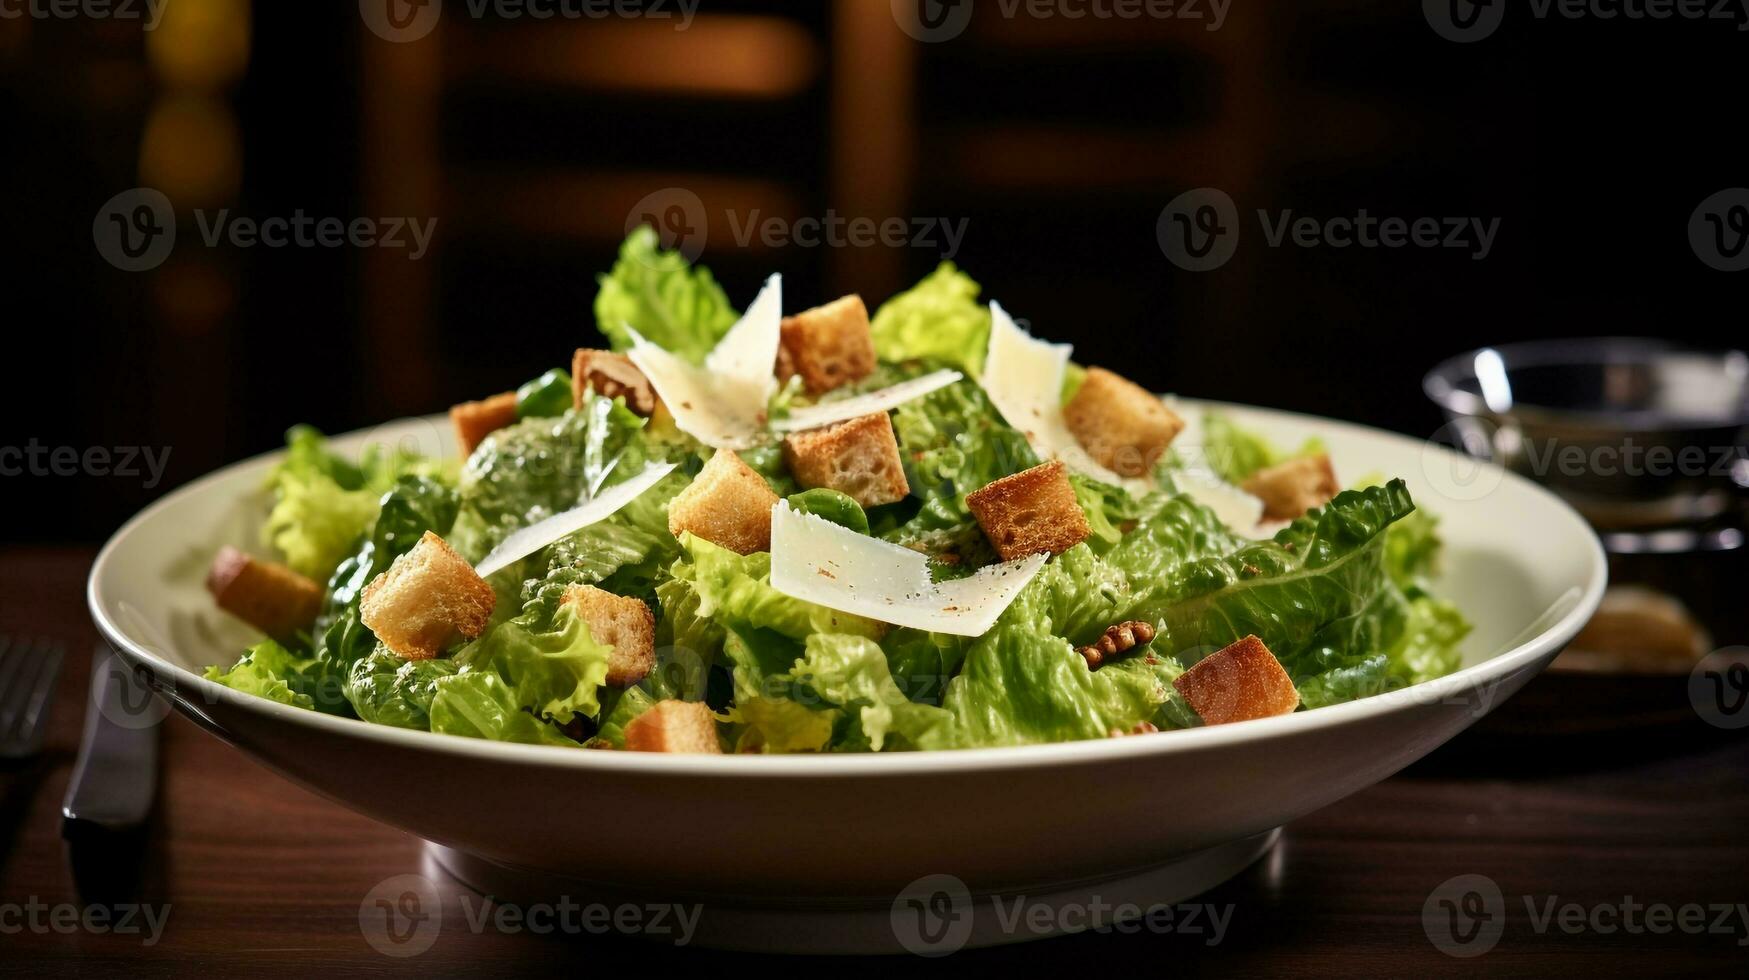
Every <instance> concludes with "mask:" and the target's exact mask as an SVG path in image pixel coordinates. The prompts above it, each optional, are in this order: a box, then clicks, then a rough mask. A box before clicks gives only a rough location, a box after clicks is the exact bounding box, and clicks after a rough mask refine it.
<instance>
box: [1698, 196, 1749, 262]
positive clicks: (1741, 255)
mask: <svg viewBox="0 0 1749 980" xmlns="http://www.w3.org/2000/svg"><path fill="white" fill-rule="evenodd" d="M1688 243H1689V245H1691V246H1693V248H1694V254H1695V255H1697V256H1699V258H1700V260H1701V261H1702V262H1705V263H1706V264H1707V265H1709V266H1711V267H1713V268H1714V269H1717V270H1719V271H1720V272H1741V271H1743V270H1744V269H1749V188H1742V187H1731V188H1727V189H1725V190H1722V191H1719V192H1718V193H1717V194H1714V195H1713V196H1711V197H1709V198H1707V199H1706V200H1704V201H1702V202H1700V207H1697V208H1695V209H1694V214H1692V215H1690V216H1689V219H1688Z"/></svg>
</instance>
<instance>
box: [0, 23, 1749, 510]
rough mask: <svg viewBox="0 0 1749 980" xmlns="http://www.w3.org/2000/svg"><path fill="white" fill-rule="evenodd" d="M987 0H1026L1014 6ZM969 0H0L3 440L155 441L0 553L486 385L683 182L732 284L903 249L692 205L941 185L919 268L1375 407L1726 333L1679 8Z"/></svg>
mask: <svg viewBox="0 0 1749 980" xmlns="http://www.w3.org/2000/svg"><path fill="white" fill-rule="evenodd" d="M1022 9H1023V10H1024V8H1022ZM1206 25H1207V21H1206V20H1203V21H1183V20H1165V21H1141V22H1134V21H1115V20H1098V19H1091V18H1090V19H1084V20H1079V21H1073V22H1071V21H1065V20H1062V19H1052V20H1038V19H1036V18H1030V17H1027V16H1025V15H1024V14H1023V15H1022V16H1019V17H1016V18H1004V17H1002V16H1001V8H1000V5H999V4H998V3H996V2H993V0H983V2H980V3H978V4H977V5H976V6H975V8H974V16H973V20H972V22H971V25H970V27H969V28H968V29H967V30H966V31H965V32H964V33H963V34H962V35H960V36H959V37H957V38H955V39H953V40H950V41H946V42H943V43H932V44H920V43H917V42H914V41H912V40H911V39H909V38H908V37H906V36H905V35H904V34H902V33H900V32H899V31H898V30H897V28H896V25H895V22H894V20H893V18H892V14H891V11H890V10H889V9H888V4H887V3H886V2H885V0H842V2H835V3H819V4H807V5H803V4H775V3H767V4H758V3H713V2H709V0H706V2H705V4H704V9H703V10H702V11H700V14H699V17H698V19H697V20H696V21H695V22H694V23H693V24H692V25H691V26H690V28H688V29H687V30H685V31H675V30H673V24H672V22H669V23H667V24H660V23H655V22H648V21H630V20H626V19H609V20H583V21H558V20H555V21H545V22H537V21H532V20H528V19H520V20H514V21H502V20H499V19H491V18H488V19H485V20H477V19H475V18H472V17H470V16H468V15H467V12H466V6H465V4H464V3H462V2H461V0H450V3H449V4H448V8H447V9H446V10H445V12H444V16H443V18H442V21H441V23H440V24H439V26H438V27H437V29H436V31H435V32H434V33H432V34H431V35H430V36H429V37H427V38H425V39H423V40H419V41H415V42H411V43H405V44H391V43H389V42H387V41H385V40H383V39H381V38H379V37H378V36H377V35H375V34H373V33H372V32H371V31H370V30H368V29H367V28H366V27H365V24H364V21H363V20H362V19H361V16H360V10H359V7H358V5H357V4H356V3H352V2H346V0H334V2H325V3H298V4H290V3H266V2H256V3H249V2H247V0H175V2H172V3H171V4H170V5H169V7H168V8H167V11H166V14H165V19H164V22H163V23H162V24H161V25H160V26H159V27H158V28H157V29H156V30H154V31H151V32H145V31H142V30H141V29H140V26H139V25H138V24H137V23H126V22H118V21H107V22H106V21H98V20H93V19H90V18H78V19H72V20H50V19H33V18H29V17H26V18H15V17H14V18H0V132H4V133H5V134H6V137H5V139H6V146H7V152H5V153H4V154H0V174H3V183H0V186H3V187H4V188H5V190H4V201H5V204H4V212H3V213H4V216H5V230H4V233H3V234H0V243H3V244H0V250H3V252H0V269H3V270H4V272H3V275H4V277H5V282H6V287H7V288H6V291H5V297H6V303H5V313H4V314H3V315H0V316H3V320H4V323H5V327H4V333H5V349H6V351H7V354H8V357H7V362H8V363H9V365H10V367H11V368H12V370H11V371H9V372H8V377H7V382H6V384H5V386H4V387H5V393H4V395H0V398H3V399H4V402H5V404H4V411H3V413H0V445H24V444H26V443H27V442H28V440H30V439H33V438H34V439H36V440H38V441H39V443H41V444H43V445H46V446H72V447H75V448H80V449H83V448H85V447H90V446H109V447H121V446H141V445H143V446H152V447H170V448H171V451H172V455H171V457H170V465H169V470H168V474H167V476H166V479H165V480H164V482H163V483H162V484H161V485H159V486H156V487H152V488H147V487H145V486H143V485H142V484H143V482H144V479H143V478H140V477H135V478H126V477H121V476H109V477H96V476H90V475H85V476H78V477H55V476H35V477H32V476H19V477H0V492H3V493H4V494H5V497H6V500H7V502H8V503H9V504H15V506H11V507H8V508H7V513H8V514H9V515H10V516H11V517H12V518H13V519H12V520H11V521H9V522H8V523H7V526H6V528H5V529H4V530H0V540H3V541H70V542H92V541H98V540H101V539H102V538H104V537H105V536H107V535H108V534H109V533H110V532H111V531H113V529H114V528H115V527H116V526H117V525H118V524H119V523H120V522H121V521H123V520H125V519H126V518H127V517H128V516H129V515H130V514H132V513H133V512H134V511H136V510H138V509H139V508H140V507H141V506H143V505H144V504H146V503H148V502H149V501H150V500H152V499H154V498H156V497H157V496H160V495H162V494H163V493H164V492H166V491H168V490H169V489H171V488H173V487H174V486H175V485H177V484H179V483H182V482H185V481H187V480H189V479H191V478H193V477H196V476H198V475H200V474H202V473H205V472H207V471H209V470H211V469H213V468H215V467H217V466H220V465H222V464H224V463H226V462H229V461H232V460H236V459H239V458H241V457H244V456H246V455H250V454H254V453H257V452H261V451H264V450H268V449H271V448H274V447H275V446H276V445H278V444H279V442H280V438H281V434H282V433H283V431H284V429H285V428H286V427H287V426H289V425H291V424H293V423H296V422H306V421H307V422H311V423H314V424H316V425H318V426H319V427H322V428H324V429H326V430H329V431H344V430H347V429H352V428H358V427H362V426H367V425H370V424H373V423H375V422H378V421H381V420H383V419H386V418H390V417H393V416H397V415H404V414H413V413H424V412H430V411H440V410H442V409H444V408H446V407H447V406H448V405H449V404H451V403H452V402H455V401H458V400H462V399H467V398H474V397H480V396H483V395H486V394H489V393H492V392H496V391H501V390H504V389H506V388H509V387H513V386H514V385H515V384H517V383H518V382H520V381H522V380H524V379H526V378H528V377H531V376H533V375H535V374H537V373H539V372H540V371H541V370H543V369H545V368H547V367H550V366H554V365H558V364H561V363H564V362H565V361H566V360H567V359H568V355H569V352H570V351H571V350H572V349H573V348H574V347H577V346H580V345H589V344H592V343H594V342H595V341H596V334H595V331H594V326H593V316H592V314H591V302H592V299H593V296H594V290H595V286H594V276H595V275H596V274H597V273H598V272H600V271H603V270H605V269H607V268H608V267H609V265H610V264H611V262H612V258H613V254H614V251H615V247H616V245H617V243H618V241H619V239H620V238H621V237H622V235H623V233H624V228H625V222H626V220H627V217H628V215H629V214H630V213H631V211H632V210H633V204H634V203H635V202H636V201H637V200H638V199H639V198H641V197H643V196H644V195H645V194H648V193H650V192H653V191H658V190H660V189H663V188H669V187H683V188H686V189H689V190H692V191H693V192H695V193H697V194H698V195H699V197H700V198H701V199H702V200H703V201H704V203H705V206H706V209H707V214H709V215H710V216H711V219H710V220H711V224H710V227H709V235H708V241H707V243H706V247H705V251H704V254H703V257H702V260H703V261H704V262H705V263H706V264H707V265H709V266H710V268H711V269H712V270H713V272H715V273H716V274H717V275H718V277H719V278H720V279H721V280H722V281H723V282H724V284H725V286H726V287H727V290H728V293H729V295H730V298H731V299H732V300H733V301H735V302H736V303H737V304H742V303H745V302H746V300H747V299H748V298H750V296H751V295H752V293H753V291H754V290H755V288H756V286H757V284H758V283H759V281H760V280H761V279H762V278H763V277H764V276H765V275H767V274H768V273H770V272H772V271H781V272H783V273H784V274H785V277H786V280H787V293H788V298H789V305H790V306H791V307H792V308H799V307H800V306H802V305H811V304H813V303H815V302H818V301H823V300H827V299H830V298H832V297H833V296H835V295H837V294H839V293H840V292H844V291H849V290H857V291H860V292H862V293H863V294H864V296H865V298H867V299H868V300H869V301H870V305H871V306H873V305H874V304H875V303H877V302H878V301H879V300H881V299H883V298H885V297H886V296H888V295H890V294H891V293H892V292H894V291H896V290H898V289H901V288H903V287H905V286H906V285H908V284H909V283H910V282H912V281H914V280H915V279H916V278H917V277H919V276H921V275H922V274H924V273H926V272H928V271H929V270H930V269H931V268H933V267H934V265H935V264H936V262H937V261H938V260H939V258H940V256H939V254H938V250H936V249H929V248H900V249H887V248H881V247H875V248H830V247H816V248H803V247H795V246H791V247H788V248H775V249H774V248H766V247H762V246H760V245H759V244H758V243H757V242H755V243H754V244H752V245H750V246H749V247H741V246H739V245H738V244H737V243H736V242H735V240H734V237H733V235H732V233H731V230H730V229H729V227H728V223H727V222H726V221H725V220H724V219H723V218H722V215H723V213H724V212H725V211H733V212H735V213H737V214H738V215H739V216H741V219H742V220H744V219H745V217H746V216H747V215H749V214H751V213H752V212H753V211H754V210H758V211H759V212H760V213H761V214H762V215H775V216H779V217H785V218H793V217H798V216H809V215H811V216H819V215H823V214H824V213H826V212H827V210H828V209H831V210H833V211H835V212H836V213H838V214H843V215H865V216H871V217H876V218H885V217H912V216H927V217H946V218H950V219H959V218H964V219H966V220H967V221H968V222H969V223H968V225H967V233H966V238H965V241H964V243H963V248H962V250H961V252H960V254H958V255H956V256H954V259H955V261H956V262H958V263H959V264H960V265H961V266H962V267H963V268H965V269H966V270H968V271H969V272H970V273H971V274H972V275H973V276H974V277H975V278H977V279H978V280H979V281H980V282H982V283H983V285H984V287H985V295H986V296H993V297H995V298H998V299H1000V300H1001V301H1002V302H1003V304H1004V305H1005V306H1006V307H1007V308H1009V309H1010V310H1012V311H1014V312H1015V313H1016V315H1018V316H1022V317H1025V318H1026V319H1028V320H1030V321H1031V322H1032V323H1033V324H1034V327H1035V329H1036V330H1037V331H1039V332H1040V333H1042V334H1044V335H1046V336H1049V337H1052V338H1054V339H1062V340H1071V341H1074V342H1075V344H1076V345H1077V347H1076V357H1077V359H1078V360H1081V361H1084V362H1089V363H1102V364H1107V365H1111V366H1113V367H1115V368H1118V369H1120V370H1122V371H1124V373H1126V374H1129V375H1131V376H1132V377H1135V378H1136V379H1138V380H1140V381H1143V382H1144V383H1146V384H1148V385H1149V386H1150V387H1153V388H1157V389H1160V390H1166V391H1175V392H1180V393H1183V394H1186V395H1191V396H1204V397H1214V398H1223V399H1230V400H1236V401H1244V402H1251V403H1256V404H1261V405H1270V406H1280V407H1285V408H1291V409H1298V410H1305V411H1312V412H1317V413H1320V414H1326V415H1332V416H1338V417H1344V418H1351V419H1355V420H1359V421H1363V422H1368V423H1372V424H1376V425H1382V426H1386V427H1390V428H1394V429H1399V430H1402V431H1407V432H1412V433H1428V432H1431V431H1433V430H1434V429H1435V428H1436V427H1437V426H1438V424H1439V422H1440V420H1439V418H1438V416H1437V414H1436V413H1435V411H1434V410H1433V408H1432V406H1431V405H1429V404H1427V403H1426V402H1425V400H1424V399H1423V397H1422V395H1421V393H1420V378H1421V375H1422V373H1423V372H1424V371H1425V369H1426V368H1427V367H1428V366H1430V365H1431V364H1432V363H1433V362H1435V361H1436V360H1438V359H1440V358H1441V357H1443V356H1445V355H1448V354H1451V353H1455V352H1458V351H1461V350H1465V349H1468V348H1472V347H1475V346H1478V345H1481V344H1485V343H1497V342H1503V341H1509V340H1519V339H1529V338H1536V337H1548V336H1572V335H1588V334H1651V335H1656V336H1666V337H1675V338H1680V339H1684V340H1688V341H1691V342H1695V343H1701V344H1723V343H1732V344H1740V343H1742V339H1743V338H1742V334H1743V330H1742V315H1741V302H1742V299H1743V296H1744V288H1743V287H1744V285H1745V284H1746V283H1749V280H1746V279H1744V278H1743V277H1742V276H1740V275H1732V274H1728V273H1720V272H1715V271H1712V270H1711V269H1709V268H1707V267H1706V266H1704V265H1703V264H1702V263H1701V262H1700V261H1699V260H1698V259H1697V258H1696V256H1695V255H1694V254H1693V252H1692V251H1691V250H1690V247H1689V245H1688V241H1687V233H1686V226H1687V222H1688V219H1689V216H1690V214H1691V213H1692V212H1693V211H1694V209H1695V207H1696V205H1697V204H1699V202H1700V201H1701V200H1702V199H1704V198H1706V197H1707V196H1709V195H1711V194H1712V193H1714V192H1715V191H1718V190H1720V189H1723V188H1726V187H1733V186H1744V185H1746V184H1749V177H1745V171H1744V165H1743V160H1744V157H1743V154H1742V139H1741V127H1742V110H1741V97H1742V75H1741V68H1742V65H1743V63H1744V61H1743V53H1744V51H1745V44H1749V39H1746V38H1749V35H1744V34H1741V33H1739V32H1738V31H1737V30H1736V25H1734V24H1731V23H1721V22H1716V21H1702V22H1684V21H1670V22H1647V21H1628V20H1622V19H1615V20H1598V19H1595V18H1592V19H1586V20H1580V21H1574V20H1566V19H1551V20H1548V21H1538V20H1535V19H1533V18H1532V17H1531V16H1529V14H1528V11H1526V10H1524V9H1523V8H1520V7H1518V6H1514V7H1512V8H1511V9H1510V10H1509V11H1508V14H1507V20H1506V22H1505V23H1504V24H1503V25H1502V26H1501V27H1500V29H1499V30H1498V31H1497V32H1496V33H1495V34H1494V35H1493V36H1491V37H1488V38H1486V39H1485V40H1482V41H1480V42H1477V43H1473V44H1456V43H1453V42H1451V41H1448V40H1445V39H1444V38H1442V37H1440V36H1439V35H1438V34H1437V33H1435V31H1434V30H1432V29H1431V28H1430V26H1429V24H1428V22H1427V20H1426V19H1425V18H1424V15H1423V12H1422V9H1421V5H1420V4H1417V3H1407V2H1384V0H1232V5H1231V8H1230V10H1229V11H1228V14H1227V20H1226V23H1225V24H1224V25H1223V26H1222V28H1221V29H1220V30H1218V31H1213V32H1211V31H1208V30H1206V29H1205V28H1206ZM140 186H148V187H154V188H157V189H159V190H162V191H164V192H165V193H166V194H167V195H168V196H169V197H170V198H171V200H172V201H173V202H174V203H175V205H176V207H177V213H178V219H179V243H178V246H177V248H176V250H175V252H174V254H173V255H172V256H171V258H170V260H169V261H168V262H166V263H165V264H164V265H162V266H160V267H159V268H157V269H155V270H152V271H149V272H143V273H129V272H123V271H120V270H118V269H116V268H114V267H112V266H111V265H109V264H108V263H107V262H106V261H105V260H104V258H103V257H102V256H101V255H100V254H99V252H98V250H97V248H96V247H95V245H94V241H93V231H92V222H93V219H94V217H95V216H96V215H97V214H98V212H99V210H100V209H101V208H102V207H103V206H104V204H105V202H106V201H108V200H109V199H110V198H111V197H112V196H113V195H115V194H117V193H119V192H121V191H125V190H128V189H130V188H134V187H140ZM1204 186H1212V187H1217V188H1221V189H1223V190H1225V191H1227V192H1228V193H1229V194H1231V196H1232V197H1233V198H1234V199H1235V201H1236V202H1237V203H1238V206H1239V209H1240V212H1241V215H1242V216H1243V221H1244V225H1243V228H1244V231H1243V232H1242V233H1241V241H1240V245H1239V250H1238V253H1237V255H1236V257H1235V258H1234V259H1233V260H1232V261H1231V262H1230V263H1228V264H1227V265H1226V266H1224V267H1222V268H1220V269H1218V270H1216V271H1212V272H1206V273H1191V272H1185V271H1182V270H1180V269H1178V268H1177V267H1175V266H1173V265H1171V264H1170V263H1169V262H1168V261H1167V260H1166V258H1165V257H1164V255H1163V253H1162V252H1161V250H1160V247H1159V245H1158V244H1157V242H1156V238H1155V222H1156V219H1157V218H1158V216H1159V214H1160V211H1161V209H1162V207H1163V206H1164V205H1165V204H1166V202H1168V201H1169V200H1171V199H1172V198H1173V197H1174V196H1175V195H1177V194H1179V193H1180V192H1182V191H1184V190H1188V189H1192V188H1197V187H1204ZM195 208H204V209H206V210H207V211H208V212H209V213H210V212H213V211H216V210H218V209H221V208H229V209H230V210H231V212H232V214H233V215H237V216H246V217H250V218H254V219H258V220H259V219H263V218H268V217H275V216H282V217H288V216H290V215H292V214H293V213H294V212H295V211H297V210H299V209H302V210H303V211H304V212H305V213H306V214H309V215H311V216H314V217H328V216H333V217H340V218H343V219H347V220H351V219H352V218H356V217H361V216H369V217H383V216H408V215H411V216H418V217H428V218H429V217H435V218H436V219H438V225H437V235H436V242H435V244H434V246H433V248H432V251H431V253H430V254H429V255H427V256H426V257H424V258H423V259H421V260H420V261H417V262H412V261H409V260H408V259H407V256H406V253H405V252H404V251H392V250H385V249H356V248H346V247H342V248H282V249H271V248H266V247H255V248H251V249H235V248H231V247H229V246H225V247H219V248H209V247H207V246H205V245H204V244H202V243H201V242H200V238H199V233H198V228H197V226H196V222H195V219H194V217H193V211H194V209H195ZM1258 208H1265V209H1269V210H1270V212H1271V214H1272V215H1275V214H1279V213H1280V212H1281V211H1283V210H1286V209H1292V211H1293V212H1294V213H1295V214H1296V215H1300V214H1305V215H1312V216H1318V217H1333V216H1343V215H1353V214H1355V213H1356V212H1357V211H1358V210H1359V209H1362V208H1364V209H1366V210H1367V211H1368V212H1369V213H1371V214H1374V215H1379V216H1399V217H1405V218H1416V217H1423V216H1431V217H1442V218H1443V217H1456V216H1465V217H1467V216H1477V217H1482V218H1484V219H1487V218H1493V217H1498V218H1499V219H1500V231H1499V236H1498V240H1497V241H1496V243H1495V247H1494V250H1493V253H1492V254H1491V255H1489V256H1488V257H1487V258H1486V260H1484V261H1473V260H1472V259H1471V258H1470V257H1469V255H1468V253H1467V252H1466V251H1463V250H1455V251H1454V250H1448V249H1417V248H1402V249H1370V250H1363V249H1357V248H1349V249H1343V250H1336V249H1330V248H1319V249H1303V248H1295V247H1291V246H1290V247H1283V248H1279V249H1271V248H1267V247H1265V246H1264V244H1263V242H1262V239H1261V236H1260V235H1259V234H1257V232H1256V221H1255V218H1254V216H1253V215H1254V212H1255V210H1256V209H1258Z"/></svg>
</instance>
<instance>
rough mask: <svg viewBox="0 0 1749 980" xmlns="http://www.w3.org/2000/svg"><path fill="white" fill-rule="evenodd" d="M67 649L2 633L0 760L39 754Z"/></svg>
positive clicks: (26, 757) (11, 759) (0, 637)
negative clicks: (50, 701)
mask: <svg viewBox="0 0 1749 980" xmlns="http://www.w3.org/2000/svg"><path fill="white" fill-rule="evenodd" d="M65 652H66V651H65V649H64V648H63V647H62V646H61V645H60V644H58V643H53V642H50V641H48V640H40V639H39V640H23V639H19V638H17V637H10V636H0V760H6V761H18V760H20V759H28V758H30V757H31V756H33V755H35V754H36V750H37V747H38V746H39V745H40V744H41V743H42V734H43V728H44V726H45V724H46V723H47V722H48V717H49V710H48V709H49V700H50V698H52V697H53V696H54V693H55V678H56V677H58V676H59V675H60V672H61V657H62V655H63V654H64V653H65Z"/></svg>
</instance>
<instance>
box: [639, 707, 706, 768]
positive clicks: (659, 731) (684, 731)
mask: <svg viewBox="0 0 1749 980" xmlns="http://www.w3.org/2000/svg"><path fill="white" fill-rule="evenodd" d="M626 748H627V749H628V750H630V751H632V752H692V753H704V754H707V755H721V754H722V752H723V748H722V745H721V743H719V742H718V741H717V722H716V719H715V718H713V717H712V716H711V709H710V708H709V707H708V706H707V705H705V703H704V702H702V701H658V702H656V703H655V704H654V705H652V706H651V707H650V708H649V710H647V711H645V712H644V713H643V714H641V715H639V716H637V717H636V718H633V719H632V720H631V722H630V723H629V724H627V725H626Z"/></svg>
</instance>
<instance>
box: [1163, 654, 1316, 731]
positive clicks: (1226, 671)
mask: <svg viewBox="0 0 1749 980" xmlns="http://www.w3.org/2000/svg"><path fill="white" fill-rule="evenodd" d="M1172 686H1173V687H1175V688H1177V689H1178V693H1179V694H1182V695H1184V700H1185V702H1186V703H1188V704H1189V705H1190V707H1191V710H1193V711H1195V712H1196V713H1197V714H1199V715H1201V716H1202V720H1203V723H1204V724H1207V725H1225V724H1227V723H1228V722H1231V721H1248V720H1250V719H1252V718H1268V717H1270V716H1272V715H1285V714H1287V713H1288V712H1290V711H1292V710H1294V709H1295V708H1297V707H1299V704H1300V692H1299V691H1297V690H1295V689H1294V682H1293V680H1292V679H1291V678H1289V677H1288V676H1287V671H1285V670H1283V669H1282V667H1281V661H1279V660H1277V659H1275V654H1273V653H1270V652H1269V648H1268V647H1266V646H1264V645H1263V641H1262V640H1259V639H1258V638H1257V637H1255V636H1247V637H1245V638H1244V639H1243V640H1240V641H1238V642H1237V643H1234V644H1233V645H1232V646H1229V647H1227V648H1226V649H1224V650H1222V651H1220V652H1219V653H1211V654H1209V655H1208V656H1206V657H1204V658H1202V659H1201V660H1199V661H1197V663H1196V666H1194V667H1192V668H1190V669H1189V670H1187V671H1185V672H1184V673H1182V674H1179V675H1178V679H1177V680H1175V681H1173V682H1172Z"/></svg>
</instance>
